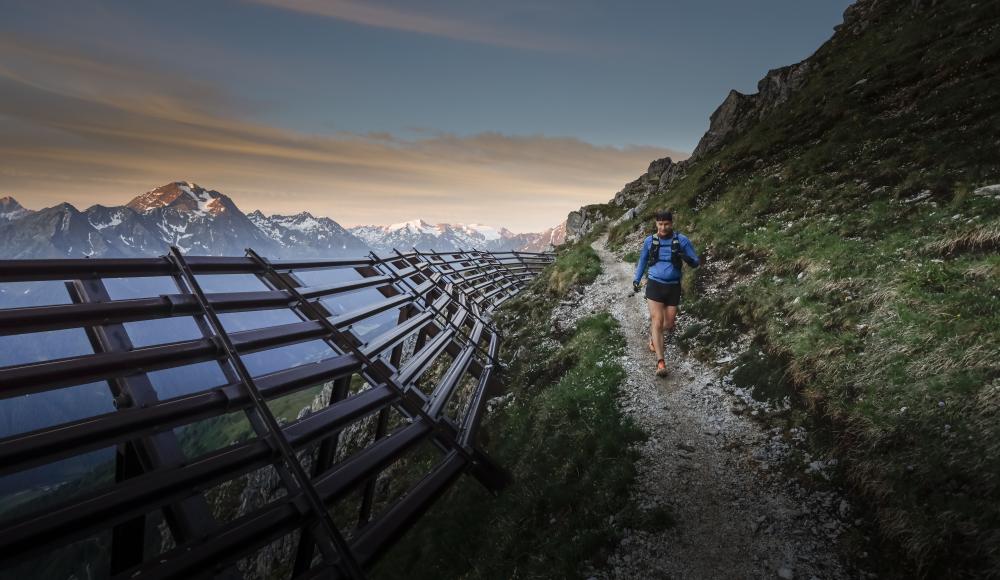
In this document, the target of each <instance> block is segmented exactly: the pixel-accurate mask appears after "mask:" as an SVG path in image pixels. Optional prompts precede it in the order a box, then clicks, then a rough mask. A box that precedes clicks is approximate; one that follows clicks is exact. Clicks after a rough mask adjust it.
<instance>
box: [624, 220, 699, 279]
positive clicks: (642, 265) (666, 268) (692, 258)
mask: <svg viewBox="0 0 1000 580" xmlns="http://www.w3.org/2000/svg"><path fill="white" fill-rule="evenodd" d="M655 235H656V234H653V236H655ZM653 236H648V237H647V238H646V239H645V240H643V242H642V254H641V255H640V256H639V263H638V264H637V265H636V267H635V281H636V282H638V281H639V280H642V275H643V274H644V273H645V272H646V263H647V262H649V252H650V249H651V247H652V245H653ZM674 236H676V237H677V241H678V242H680V244H681V250H683V251H684V255H683V256H681V258H682V259H683V260H684V261H685V262H687V264H688V265H689V266H691V267H692V268H697V267H698V266H699V265H700V264H701V260H700V259H699V258H698V254H696V253H695V251H694V246H692V245H691V240H689V239H687V236H685V235H684V234H678V233H676V232H674ZM672 240H673V236H671V237H669V238H660V257H659V258H658V259H657V260H656V263H655V264H653V266H652V267H651V268H650V269H649V275H648V276H647V278H648V279H650V280H656V281H657V282H660V283H661V284H679V283H680V281H681V276H682V273H681V271H680V269H678V268H674V265H673V263H672V262H671V261H670V254H671V251H670V245H671V241H672Z"/></svg>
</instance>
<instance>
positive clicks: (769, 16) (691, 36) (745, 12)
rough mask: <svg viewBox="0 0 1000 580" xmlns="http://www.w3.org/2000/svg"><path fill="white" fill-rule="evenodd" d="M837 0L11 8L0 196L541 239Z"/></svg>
mask: <svg viewBox="0 0 1000 580" xmlns="http://www.w3.org/2000/svg"><path fill="white" fill-rule="evenodd" d="M848 4H850V2H849V1H848V0H807V1H803V0H659V1H652V0H651V1H620V2H610V1H592V0H506V1H504V2H495V1H485V0H431V1H425V2H417V1H413V0H409V1H402V0H397V1H386V0H197V1H192V0H174V1H165V0H163V1H159V0H157V1H142V2H134V1H128V0H120V1H119V0H115V1H110V0H91V1H88V2H79V1H78V0H63V1H56V0H51V1H50V0H2V13H3V18H0V196H2V195H11V196H13V197H15V198H16V199H17V200H18V201H20V202H21V203H22V204H23V205H25V206H26V207H29V208H32V209H39V208H42V207H47V206H51V205H55V204H57V203H60V202H63V201H69V202H71V203H73V204H74V205H76V206H77V207H80V208H81V209H82V208H86V207H89V206H90V205H93V204H97V203H99V204H103V205H118V204H122V203H125V202H127V201H128V200H129V199H131V198H132V197H135V196H136V195H138V194H141V193H143V192H146V191H148V190H150V189H153V188H155V187H158V186H160V185H163V184H165V183H168V182H171V181H179V180H186V181H193V182H195V183H198V184H199V185H202V186H203V187H207V188H210V189H216V190H218V191H221V192H222V193H225V194H227V195H229V196H230V197H232V198H233V199H234V201H235V202H236V203H237V205H238V206H239V207H240V208H241V209H242V210H244V211H246V212H249V211H252V210H254V209H261V210H263V211H264V212H265V213H283V214H288V213H297V212H299V211H310V212H312V213H313V214H315V215H323V216H328V217H331V218H333V219H335V220H337V221H338V222H340V223H341V224H343V225H345V226H352V225H359V224H389V223H393V222H401V221H405V220H408V219H412V218H418V217H419V218H422V219H424V220H425V221H428V222H431V223H438V222H448V223H472V222H478V223H486V224H489V225H494V226H503V227H507V228H508V229H510V230H512V231H514V232H528V231H540V230H542V229H544V228H546V227H551V226H553V225H556V224H558V223H560V222H561V221H562V220H564V219H565V217H566V214H567V212H569V211H571V210H574V209H576V208H578V207H580V206H581V205H586V204H589V203H601V202H605V201H607V200H609V199H610V198H611V197H613V196H614V194H615V193H616V192H617V191H619V190H620V189H621V188H622V186H623V185H624V184H625V183H627V182H628V181H630V180H632V179H635V178H636V177H638V176H639V175H640V174H642V173H643V172H644V171H645V169H646V167H647V166H648V164H649V162H650V161H652V160H653V159H656V158H659V157H663V156H671V157H672V158H674V159H675V160H679V159H683V158H685V157H686V156H687V154H688V153H689V152H690V151H692V150H693V149H694V147H695V145H696V144H697V142H698V140H699V139H700V137H701V135H702V134H703V133H704V132H705V130H706V129H707V128H708V119H709V116H710V115H711V113H712V111H714V110H715V108H716V107H717V106H718V105H719V104H720V103H721V102H722V100H723V99H724V98H725V96H726V94H727V93H728V92H729V90H730V89H736V90H739V91H741V92H744V93H752V92H755V91H756V84H757V81H758V80H759V79H760V78H761V77H763V76H764V74H765V73H766V72H767V71H768V70H769V69H772V68H777V67H780V66H784V65H787V64H791V63H793V62H797V61H799V60H802V59H803V58H805V57H807V56H809V55H810V54H812V52H814V51H815V50H816V49H817V48H818V47H819V46H820V45H821V44H822V43H823V42H824V41H825V40H826V39H828V38H829V37H830V36H831V34H832V32H833V27H834V26H835V25H837V24H839V23H840V22H841V21H842V15H843V11H844V9H845V8H846V7H847V6H848Z"/></svg>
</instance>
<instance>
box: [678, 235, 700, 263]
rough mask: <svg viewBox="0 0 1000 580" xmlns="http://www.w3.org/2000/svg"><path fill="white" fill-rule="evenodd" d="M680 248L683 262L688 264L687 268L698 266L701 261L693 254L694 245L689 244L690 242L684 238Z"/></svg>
mask: <svg viewBox="0 0 1000 580" xmlns="http://www.w3.org/2000/svg"><path fill="white" fill-rule="evenodd" d="M682 247H683V249H684V256H683V257H684V261H685V262H687V263H688V266H691V267H692V268H697V267H698V266H700V265H701V259H700V258H699V257H698V254H696V253H695V251H694V244H692V243H691V240H689V239H687V238H686V237H685V238H684V243H683V244H682Z"/></svg>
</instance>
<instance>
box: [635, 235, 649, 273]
mask: <svg viewBox="0 0 1000 580" xmlns="http://www.w3.org/2000/svg"><path fill="white" fill-rule="evenodd" d="M649 241H650V239H649V238H646V239H644V240H643V241H642V253H640V254H639V263H638V264H636V265H635V276H634V277H633V278H632V283H633V284H636V283H638V282H639V281H640V280H642V275H643V274H644V273H645V272H646V262H648V261H649V243H648V242H649Z"/></svg>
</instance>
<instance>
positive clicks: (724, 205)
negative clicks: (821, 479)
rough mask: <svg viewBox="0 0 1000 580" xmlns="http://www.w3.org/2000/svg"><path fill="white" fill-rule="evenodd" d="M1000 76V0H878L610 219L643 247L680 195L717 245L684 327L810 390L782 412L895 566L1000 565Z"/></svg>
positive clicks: (691, 280) (740, 362)
mask: <svg viewBox="0 0 1000 580" xmlns="http://www.w3.org/2000/svg"><path fill="white" fill-rule="evenodd" d="M997 78H1000V4H998V3H996V2H979V3H973V4H969V3H964V2H957V1H929V0H924V1H919V0H917V1H913V0H905V1H904V0H878V1H876V0H862V1H860V2H858V3H856V4H855V5H853V6H852V7H850V8H849V9H848V11H847V12H846V13H845V19H844V24H842V25H841V26H839V27H838V28H837V30H836V33H835V34H834V36H833V38H832V39H831V40H830V41H828V42H827V43H825V44H824V45H823V46H822V47H820V48H819V50H817V51H816V53H815V54H814V55H812V56H811V57H810V58H808V59H807V60H806V61H804V62H803V63H799V64H797V65H793V66H791V67H785V68H783V69H776V70H775V71H772V72H771V73H769V74H768V76H767V77H766V78H765V79H763V80H762V81H761V84H760V86H759V92H758V93H757V94H755V95H741V94H739V93H735V92H734V93H731V94H730V95H729V97H728V98H727V99H726V100H725V102H724V103H723V105H722V106H721V107H720V108H719V110H717V111H716V113H715V114H713V116H712V120H711V127H710V130H709V132H708V133H706V136H705V137H704V138H703V139H702V141H701V142H700V143H699V145H698V148H697V150H696V152H695V155H694V156H693V157H692V159H691V160H689V161H687V162H685V167H684V174H683V175H682V176H680V177H679V178H677V179H675V180H674V181H673V182H672V183H670V185H669V186H668V187H667V188H665V189H659V188H648V197H645V198H642V199H639V200H638V201H636V200H635V199H632V200H629V201H628V202H627V203H628V205H623V206H620V209H619V211H620V212H625V211H626V210H627V209H628V208H630V207H632V206H633V205H636V206H638V211H637V212H636V213H637V214H638V215H637V217H635V218H632V219H628V218H627V217H626V219H625V220H624V221H623V222H621V223H620V224H618V225H615V226H614V227H612V228H611V230H610V233H609V238H610V240H611V241H612V243H613V244H616V245H617V246H618V247H620V248H621V249H622V250H623V251H630V250H634V248H635V247H637V245H638V243H639V240H641V238H642V237H643V236H644V235H646V234H648V232H649V231H650V228H651V216H652V212H653V211H654V209H655V208H659V207H666V208H671V209H673V210H674V212H675V225H676V227H677V229H679V230H680V231H682V232H683V233H685V234H687V235H688V236H689V237H690V238H691V239H692V240H693V241H694V243H695V245H696V246H697V247H698V248H699V249H700V250H701V251H703V253H704V255H705V266H704V267H703V268H701V269H699V270H695V271H692V272H691V273H690V275H689V276H687V277H686V279H685V292H686V299H685V305H684V306H683V307H682V311H685V312H686V313H688V314H689V315H694V316H696V317H697V318H700V319H703V320H705V321H707V323H705V324H702V323H699V324H697V325H693V326H691V327H689V328H687V329H686V330H685V332H684V334H683V335H682V337H681V338H682V339H683V340H684V342H686V343H687V344H688V345H689V346H690V348H691V349H692V350H691V352H692V353H694V354H698V355H700V356H704V357H712V359H711V360H716V358H715V355H714V354H713V353H714V352H717V350H718V349H719V348H722V347H727V346H729V345H731V344H732V341H733V340H734V339H736V338H737V337H738V336H740V335H743V336H744V337H745V339H746V340H747V342H748V343H749V344H750V347H749V349H748V350H745V351H744V352H743V353H742V354H740V356H738V357H737V358H736V360H730V361H727V362H721V363H719V364H723V365H726V366H727V368H730V369H731V370H732V372H733V373H734V375H735V376H741V377H743V378H744V379H746V380H747V381H749V382H750V383H754V384H756V386H757V392H758V393H760V394H761V395H762V396H763V395H764V394H766V392H767V391H770V392H771V393H772V395H775V394H776V393H777V395H776V396H779V397H780V396H781V395H782V394H789V395H790V396H792V397H793V398H795V399H797V400H798V401H799V403H800V406H799V407H798V410H792V411H789V412H787V413H785V414H779V415H777V416H775V417H771V418H770V420H771V421H773V422H774V423H775V424H777V425H778V426H784V427H786V428H788V427H791V426H796V425H802V424H803V423H804V422H805V423H806V424H808V425H809V427H810V430H815V433H816V436H815V437H814V440H813V444H814V445H815V454H823V455H826V456H828V457H835V458H837V459H839V460H840V463H839V467H837V468H836V469H835V471H836V472H837V473H838V474H839V477H842V478H843V479H842V481H843V482H844V483H845V484H846V485H847V486H848V487H849V488H850V489H852V490H854V491H855V492H857V493H858V495H859V496H860V497H861V498H863V499H866V500H867V501H869V502H870V505H871V506H872V510H873V511H872V515H873V519H874V524H875V525H876V527H877V530H878V531H879V532H880V535H881V538H882V539H883V540H884V541H885V553H884V554H883V556H882V562H883V567H884V569H883V570H882V572H884V573H885V574H886V575H890V576H905V575H907V574H917V575H920V576H925V577H983V576H1000V554H998V553H997V551H996V549H995V547H996V546H998V545H1000V421H998V417H1000V332H998V330H997V329H1000V295H998V293H997V288H1000V257H998V249H1000V203H998V197H1000V196H998V195H997V192H1000V186H997V185H996V184H998V183H1000V139H998V137H997V135H1000V104H998V103H1000V83H997V82H996V79H997ZM612 203H614V201H613V202H612ZM720 360H725V359H720ZM785 387H787V388H788V389H790V390H788V391H782V389H783V388H785ZM896 550H898V551H899V555H901V556H902V557H903V562H905V564H906V565H905V566H903V565H900V564H899V563H896V558H895V555H894V554H893V552H894V551H896Z"/></svg>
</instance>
